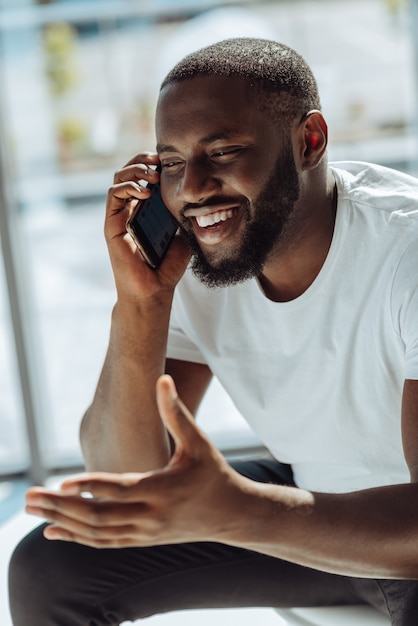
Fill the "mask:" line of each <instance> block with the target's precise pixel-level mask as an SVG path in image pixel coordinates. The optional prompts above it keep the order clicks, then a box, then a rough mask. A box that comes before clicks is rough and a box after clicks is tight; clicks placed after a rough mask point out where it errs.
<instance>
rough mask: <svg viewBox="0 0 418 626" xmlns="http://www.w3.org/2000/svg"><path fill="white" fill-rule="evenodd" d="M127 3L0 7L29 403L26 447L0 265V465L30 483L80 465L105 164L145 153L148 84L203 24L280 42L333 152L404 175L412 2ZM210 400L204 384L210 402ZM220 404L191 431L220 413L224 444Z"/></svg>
mask: <svg viewBox="0 0 418 626" xmlns="http://www.w3.org/2000/svg"><path fill="white" fill-rule="evenodd" d="M128 5H129V3H123V6H122V5H121V4H120V3H118V2H115V1H112V0H108V1H104V0H103V1H101V2H99V1H97V2H83V1H81V2H76V1H75V0H74V1H73V2H70V1H67V2H64V1H63V2H58V1H57V2H49V3H48V2H43V3H39V4H34V3H31V2H29V1H26V2H24V1H23V0H21V2H8V3H5V2H3V9H2V13H1V15H0V37H1V46H2V56H1V67H0V69H1V73H2V76H3V85H4V88H3V89H2V92H1V94H0V107H1V113H2V116H3V128H4V131H5V132H4V133H3V136H4V138H5V142H6V143H5V145H6V147H5V148H3V151H4V153H5V155H6V156H7V171H8V173H6V172H3V178H6V179H7V182H8V183H9V189H10V192H11V193H10V194H9V196H8V197H9V202H8V206H7V213H5V215H6V216H9V217H10V219H11V221H12V223H13V225H14V228H17V229H18V231H19V240H18V242H16V241H14V240H13V241H12V242H11V243H12V250H13V257H14V259H15V260H16V261H17V260H18V259H20V261H21V264H22V266H24V268H25V271H24V272H23V273H22V268H20V269H19V271H18V272H17V273H16V274H13V271H11V269H10V267H8V265H7V254H6V252H7V251H5V248H4V246H3V258H4V259H5V260H6V266H5V267H6V274H7V277H8V279H9V281H10V280H11V281H12V283H13V282H16V281H17V283H19V290H18V291H20V293H21V294H23V295H22V297H21V300H20V302H19V305H20V307H21V309H22V311H21V313H22V314H23V318H27V314H28V311H30V312H31V315H30V323H29V324H28V323H26V326H25V329H26V330H25V333H26V337H25V341H28V342H29V344H30V348H31V349H28V350H27V351H26V352H25V353H24V354H23V355H22V354H21V355H20V358H21V359H23V360H25V359H27V360H28V371H29V372H32V375H33V380H34V381H35V380H36V384H35V385H34V389H32V392H33V394H34V396H35V397H34V398H31V401H33V405H34V415H35V420H36V425H37V429H36V433H35V434H37V435H38V439H39V441H37V439H36V437H35V438H34V432H32V433H31V429H30V428H29V433H31V435H30V436H27V435H26V421H25V419H24V415H25V413H26V414H27V411H28V407H27V402H28V396H30V395H31V394H30V393H29V394H28V389H25V388H24V385H25V383H24V381H22V378H21V377H20V375H19V368H18V363H19V360H18V359H17V358H16V349H15V348H16V346H15V339H16V337H15V335H14V334H13V332H12V329H13V325H11V323H10V316H9V306H8V304H9V302H10V293H8V292H7V289H6V282H5V280H4V275H3V273H1V272H0V289H1V292H0V293H1V294H2V295H1V302H0V323H1V327H0V341H1V346H2V351H1V357H0V358H1V359H2V372H4V374H3V375H2V380H1V382H0V386H1V392H2V393H1V395H0V426H1V432H2V433H3V435H2V441H1V444H0V472H2V473H9V472H12V471H19V470H26V469H27V468H29V466H30V464H31V462H32V464H33V463H35V465H36V466H37V467H38V470H37V471H36V472H35V479H37V478H39V476H41V474H42V472H43V469H42V467H44V468H46V470H45V471H52V469H56V468H58V467H63V466H70V465H71V466H74V465H77V464H80V463H81V455H80V451H79V443H78V425H79V421H80V418H81V416H82V414H83V412H84V410H85V408H86V407H87V405H88V404H89V402H90V400H91V398H92V395H93V392H94V388H95V385H96V381H97V378H98V375H99V371H100V367H101V363H102V361H103V358H104V354H105V350H106V347H107V337H108V328H109V318H110V312H111V308H112V305H113V301H114V297H115V296H114V287H113V279H112V274H111V270H110V266H109V262H108V259H107V253H106V248H105V243H104V239H103V236H102V223H103V210H104V202H105V194H106V190H107V187H108V186H109V185H110V184H111V181H112V178H113V172H114V171H115V170H116V169H117V168H119V167H120V166H121V165H122V164H123V163H124V162H126V161H127V160H128V159H129V158H131V156H132V155H133V154H135V153H136V152H138V151H139V150H142V149H152V148H153V146H154V135H153V110H154V105H155V101H156V97H157V92H158V85H159V82H160V80H161V79H162V77H163V76H164V74H165V73H166V71H168V69H169V68H170V67H171V65H172V64H173V63H174V62H175V61H176V60H177V59H178V58H180V57H181V56H183V54H185V53H187V52H189V51H190V50H191V49H193V48H197V47H200V46H201V45H205V44H206V43H210V42H211V41H213V40H214V38H215V33H216V34H217V38H224V37H229V36H238V35H252V34H253V35H255V36H264V37H270V38H272V37H274V38H277V39H279V40H281V41H283V43H287V44H288V45H290V46H292V47H294V48H296V49H297V50H298V51H299V52H301V53H302V55H303V56H305V58H306V59H307V60H308V62H309V63H310V64H311V66H312V68H313V70H314V72H315V74H316V76H317V78H318V82H319V84H320V90H321V93H322V100H323V107H324V112H325V115H326V117H327V118H328V121H329V126H330V131H331V134H330V149H329V152H330V157H331V158H332V159H338V160H339V159H356V160H371V161H376V162H380V163H383V164H384V165H389V166H393V167H397V168H400V169H404V170H406V171H410V172H413V173H418V168H417V162H418V158H417V155H418V148H417V139H418V134H417V131H416V126H415V113H414V112H415V110H416V96H417V85H416V68H415V67H414V58H415V57H416V50H415V48H414V46H416V45H417V44H416V41H415V39H414V38H413V37H412V31H413V26H412V24H411V20H413V19H416V18H414V17H413V16H414V15H416V14H415V13H414V11H416V5H417V2H416V0H413V1H412V0H411V3H410V5H408V4H407V3H403V2H401V0H399V1H398V2H397V1H396V0H392V1H389V0H387V1H384V0H354V1H353V0H316V1H314V0H311V1H309V0H300V1H299V0H298V1H297V2H294V1H290V0H288V1H277V2H272V1H271V2H267V1H266V2H236V3H234V6H233V7H231V6H229V8H228V7H226V6H224V5H225V3H223V2H215V1H213V2H209V1H207V2H197V1H188V2H186V1H177V2H176V1H175V0H171V1H169V0H166V1H165V2H159V3H155V4H154V3H148V5H147V6H146V7H145V5H144V4H143V3H132V6H130V5H129V6H128ZM211 8H212V9H213V12H211V13H205V12H206V11H208V10H209V9H211ZM204 14H205V15H204ZM411 16H412V17H411ZM415 29H416V22H415ZM415 32H416V31H415ZM10 172H11V173H12V174H10ZM10 198H11V200H10ZM3 204H4V203H3ZM4 208H5V207H4V206H3V207H2V210H4ZM9 243H10V242H9ZM22 287H23V288H22ZM15 322H16V320H15ZM26 322H27V319H26ZM215 384H216V383H215ZM29 391H31V390H29ZM221 395H222V392H221V391H220V390H219V388H217V387H215V388H214V390H213V395H212V399H213V400H212V401H216V402H219V398H220V397H221ZM25 399H26V404H25V401H24V400H25ZM29 399H30V398H29ZM222 402H224V400H222ZM223 406H225V405H223ZM40 407H42V408H40ZM226 407H227V408H226V409H225V415H226V417H225V420H224V421H222V423H219V424H218V423H216V422H215V423H213V422H212V415H211V410H210V405H209V404H207V405H205V406H204V407H203V409H202V420H203V422H202V423H203V425H204V426H205V427H207V429H208V430H209V431H210V432H211V433H212V434H213V436H214V437H215V440H216V441H217V442H218V443H219V444H220V445H222V443H224V444H225V445H227V446H228V447H229V446H230V441H231V440H230V439H229V438H227V439H225V423H226V425H227V426H226V431H228V432H230V433H232V434H233V437H235V436H236V432H237V428H239V432H240V433H241V435H240V436H239V437H238V439H235V441H239V442H240V443H242V442H243V441H244V442H246V444H247V443H248V441H250V439H251V437H250V434H249V432H248V430H245V428H244V426H243V425H242V423H241V421H240V417H239V416H238V414H237V413H236V412H235V410H234V408H233V407H232V406H231V405H229V404H227V405H226ZM217 413H219V410H218V411H217ZM221 413H222V411H221ZM29 425H30V419H29ZM32 430H33V429H32ZM40 442H41V445H40V450H39V449H38V448H37V445H38V444H39V443H40ZM225 442H226V443H225ZM35 449H36V450H37V452H36V450H35ZM30 455H32V456H30ZM37 455H38V456H37Z"/></svg>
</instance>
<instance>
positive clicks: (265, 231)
mask: <svg viewBox="0 0 418 626" xmlns="http://www.w3.org/2000/svg"><path fill="white" fill-rule="evenodd" d="M299 195H300V186H299V178H298V174H297V170H296V165H295V160H294V157H293V152H292V149H291V146H290V142H289V145H288V146H287V148H286V149H285V150H284V152H283V153H282V155H281V156H280V158H279V159H277V161H276V163H275V166H274V168H273V172H272V173H271V175H270V177H269V179H268V180H267V183H266V184H265V185H264V187H263V189H262V190H261V192H260V194H259V196H258V197H257V199H256V200H255V202H254V205H253V212H252V213H253V215H252V216H251V210H250V209H251V207H250V203H249V201H248V200H247V199H244V214H243V219H244V220H246V226H245V230H244V234H243V237H242V240H241V242H240V244H239V246H238V248H234V249H233V250H230V251H229V253H228V254H224V255H223V258H221V259H219V260H216V261H215V260H211V258H210V255H207V254H205V253H204V252H203V250H202V249H201V248H200V246H199V244H198V242H197V240H196V237H195V235H194V233H193V231H192V230H188V229H187V230H186V228H184V227H181V228H180V232H181V234H182V236H183V237H184V238H185V239H186V240H187V242H188V243H189V245H190V247H191V249H192V259H191V269H192V272H193V273H194V275H195V276H196V277H197V278H198V279H199V280H200V281H201V282H202V283H203V284H204V285H206V286H207V287H229V286H231V285H235V284H237V283H242V282H244V281H246V280H249V279H251V278H255V277H257V276H259V275H260V274H261V272H262V269H263V267H264V265H265V264H266V262H267V260H268V259H269V257H270V256H271V255H273V254H274V253H275V252H278V251H279V250H280V249H282V248H283V247H285V246H286V244H287V240H288V239H289V237H288V231H287V232H286V227H287V226H289V222H290V218H291V216H292V214H293V212H294V207H295V205H296V202H297V200H298V198H299ZM240 203H241V204H242V199H241V202H240Z"/></svg>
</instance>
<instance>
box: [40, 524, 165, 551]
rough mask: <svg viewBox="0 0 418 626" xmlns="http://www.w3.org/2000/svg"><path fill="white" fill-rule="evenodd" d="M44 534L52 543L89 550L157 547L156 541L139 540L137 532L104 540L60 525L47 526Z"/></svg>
mask: <svg viewBox="0 0 418 626" xmlns="http://www.w3.org/2000/svg"><path fill="white" fill-rule="evenodd" d="M127 530H128V529H127ZM43 534H44V537H45V538H46V539H49V540H52V541H72V542H75V543H79V544H80V545H83V546H87V547H89V548H98V549H100V548H102V549H103V548H132V547H138V546H142V547H146V546H152V545H157V544H156V542H155V540H152V539H149V538H144V539H139V538H138V535H137V534H136V533H135V532H132V534H129V533H128V532H126V534H124V535H120V534H118V535H115V536H114V537H111V538H106V539H104V538H103V537H91V536H88V535H86V534H82V533H77V532H75V531H70V530H69V529H67V528H63V527H61V526H59V525H58V524H52V525H50V526H47V527H46V528H45V529H44V531H43Z"/></svg>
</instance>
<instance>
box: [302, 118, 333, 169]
mask: <svg viewBox="0 0 418 626" xmlns="http://www.w3.org/2000/svg"><path fill="white" fill-rule="evenodd" d="M299 136H300V138H301V148H302V150H301V165H302V169H303V170H311V169H314V168H315V167H316V166H317V165H318V163H319V162H320V160H321V159H322V157H323V155H324V152H325V150H326V149H327V145H328V126H327V123H326V121H325V119H324V117H323V115H322V113H321V112H320V111H317V110H313V111H310V112H309V113H307V114H306V115H305V116H304V118H303V119H302V122H301V128H300V135H299Z"/></svg>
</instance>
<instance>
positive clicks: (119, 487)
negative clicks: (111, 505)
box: [61, 472, 152, 502]
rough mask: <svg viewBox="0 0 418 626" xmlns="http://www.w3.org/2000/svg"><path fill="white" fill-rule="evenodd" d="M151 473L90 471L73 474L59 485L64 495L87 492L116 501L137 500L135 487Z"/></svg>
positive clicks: (96, 496)
mask: <svg viewBox="0 0 418 626" xmlns="http://www.w3.org/2000/svg"><path fill="white" fill-rule="evenodd" d="M150 474H152V472H148V473H145V474H139V473H126V474H111V473H107V472H94V473H93V472H92V473H88V474H82V475H80V476H73V477H71V478H69V479H67V480H65V481H64V482H63V483H62V485H61V492H62V493H63V494H64V495H81V494H83V493H88V494H90V495H91V496H93V497H94V498H96V499H97V498H101V499H107V500H113V501H116V502H137V501H138V494H137V490H136V487H140V485H141V483H142V481H143V479H144V478H145V477H147V476H149V475H150Z"/></svg>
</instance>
